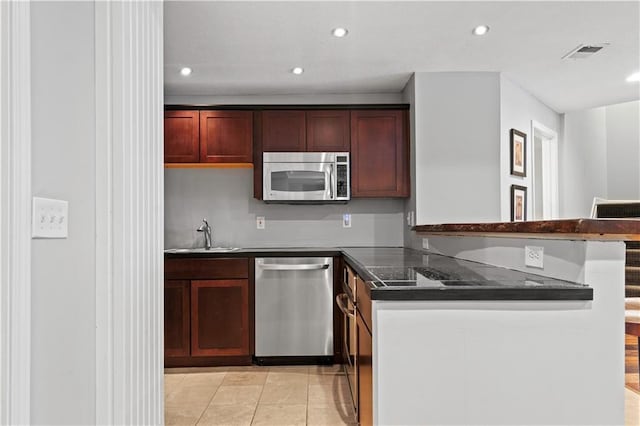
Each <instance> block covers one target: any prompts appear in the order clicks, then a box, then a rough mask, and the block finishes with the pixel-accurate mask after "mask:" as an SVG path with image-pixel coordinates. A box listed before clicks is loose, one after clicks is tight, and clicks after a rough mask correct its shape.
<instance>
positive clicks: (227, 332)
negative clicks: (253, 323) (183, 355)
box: [191, 280, 251, 357]
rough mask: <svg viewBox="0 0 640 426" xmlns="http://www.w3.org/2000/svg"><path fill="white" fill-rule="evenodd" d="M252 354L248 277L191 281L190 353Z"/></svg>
mask: <svg viewBox="0 0 640 426" xmlns="http://www.w3.org/2000/svg"><path fill="white" fill-rule="evenodd" d="M226 355H251V353H250V351H249V281H248V280H197V281H192V282H191V356H194V357H195V356H226Z"/></svg>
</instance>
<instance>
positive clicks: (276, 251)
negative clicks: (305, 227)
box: [164, 247, 342, 259]
mask: <svg viewBox="0 0 640 426" xmlns="http://www.w3.org/2000/svg"><path fill="white" fill-rule="evenodd" d="M171 250H172V249H167V250H165V252H164V257H165V258H168V259H171V258H174V259H175V258H185V257H217V258H220V257H254V256H261V257H264V256H273V257H285V256H301V257H304V256H340V255H342V250H341V249H340V248H336V247H268V248H264V247H263V248H251V247H248V248H247V247H245V248H239V249H237V250H233V251H226V252H215V251H212V252H207V251H197V252H186V253H185V252H182V253H180V252H178V253H175V252H172V251H171Z"/></svg>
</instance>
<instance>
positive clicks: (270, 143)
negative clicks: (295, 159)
mask: <svg viewBox="0 0 640 426" xmlns="http://www.w3.org/2000/svg"><path fill="white" fill-rule="evenodd" d="M261 126H262V129H261V135H262V137H261V139H262V152H299V151H304V150H305V148H306V124H305V113H304V111H301V110H267V111H262V122H261Z"/></svg>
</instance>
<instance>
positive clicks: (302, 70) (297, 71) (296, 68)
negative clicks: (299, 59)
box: [291, 67, 304, 75]
mask: <svg viewBox="0 0 640 426" xmlns="http://www.w3.org/2000/svg"><path fill="white" fill-rule="evenodd" d="M291 72H292V73H294V74H295V75H300V74H302V73H303V72H304V68H302V67H295V68H293V69H292V70H291Z"/></svg>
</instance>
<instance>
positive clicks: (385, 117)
mask: <svg viewBox="0 0 640 426" xmlns="http://www.w3.org/2000/svg"><path fill="white" fill-rule="evenodd" d="M405 123H406V111H402V110H361V111H352V112H351V164H352V170H351V196H352V197H354V198H356V197H408V196H409V149H408V143H407V139H406V131H405Z"/></svg>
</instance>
